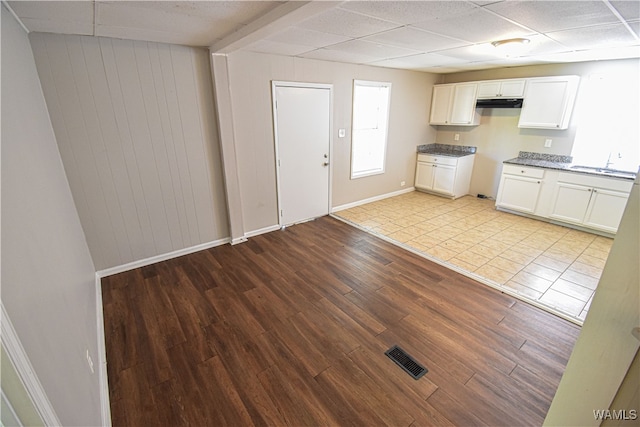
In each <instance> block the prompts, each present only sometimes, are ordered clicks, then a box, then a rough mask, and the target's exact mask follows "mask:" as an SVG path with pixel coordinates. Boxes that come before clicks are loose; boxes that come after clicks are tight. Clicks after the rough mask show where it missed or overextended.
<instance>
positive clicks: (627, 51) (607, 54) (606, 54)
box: [530, 46, 640, 64]
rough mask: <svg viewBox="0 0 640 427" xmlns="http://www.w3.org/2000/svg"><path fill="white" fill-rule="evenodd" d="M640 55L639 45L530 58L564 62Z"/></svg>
mask: <svg viewBox="0 0 640 427" xmlns="http://www.w3.org/2000/svg"><path fill="white" fill-rule="evenodd" d="M639 57H640V46H625V47H608V48H601V49H590V50H579V51H573V52H563V53H556V54H549V55H545V54H541V55H536V56H535V57H532V58H530V59H538V60H540V61H541V62H543V63H547V64H549V63H566V62H585V61H606V60H612V59H630V58H639Z"/></svg>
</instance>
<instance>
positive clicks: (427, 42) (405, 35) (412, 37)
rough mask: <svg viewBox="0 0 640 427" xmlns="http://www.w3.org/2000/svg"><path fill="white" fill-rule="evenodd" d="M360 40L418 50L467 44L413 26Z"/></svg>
mask: <svg viewBox="0 0 640 427" xmlns="http://www.w3.org/2000/svg"><path fill="white" fill-rule="evenodd" d="M361 40H366V41H372V42H378V43H384V44H388V45H390V46H398V47H404V48H407V49H414V50H417V51H420V52H431V51H434V50H442V49H448V48H453V47H460V46H464V45H466V44H468V43H467V42H465V41H462V40H457V39H452V38H450V37H444V36H440V35H438V34H433V33H429V32H427V31H424V30H420V29H417V28H413V27H401V28H395V29H393V30H389V31H385V32H383V33H378V34H374V35H373V36H369V37H363V38H362V39H361Z"/></svg>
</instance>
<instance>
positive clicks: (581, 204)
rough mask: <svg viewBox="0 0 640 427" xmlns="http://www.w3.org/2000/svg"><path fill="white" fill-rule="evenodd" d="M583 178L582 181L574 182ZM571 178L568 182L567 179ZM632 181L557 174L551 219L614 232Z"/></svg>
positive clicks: (625, 203) (620, 217)
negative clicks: (557, 179)
mask: <svg viewBox="0 0 640 427" xmlns="http://www.w3.org/2000/svg"><path fill="white" fill-rule="evenodd" d="M580 180H582V181H583V182H582V183H576V182H577V181H580ZM567 181H570V182H567ZM631 185H632V183H631V182H626V181H619V180H614V179H610V178H609V179H608V178H600V177H582V178H576V177H575V176H572V174H560V176H559V181H558V182H557V183H556V188H555V192H554V197H553V203H552V208H551V213H550V214H549V217H550V218H553V219H557V220H560V221H564V222H568V223H572V224H577V225H582V226H584V227H588V228H593V229H595V230H600V231H606V232H609V233H615V232H616V231H617V230H618V225H619V224H620V219H622V214H623V213H624V208H625V207H626V205H627V199H628V198H629V192H630V191H631Z"/></svg>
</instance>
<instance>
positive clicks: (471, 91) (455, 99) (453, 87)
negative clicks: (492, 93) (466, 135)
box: [429, 82, 480, 126]
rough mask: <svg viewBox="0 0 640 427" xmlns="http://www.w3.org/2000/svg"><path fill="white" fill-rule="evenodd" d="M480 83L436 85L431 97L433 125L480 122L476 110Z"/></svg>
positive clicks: (457, 124) (430, 119) (469, 124)
mask: <svg viewBox="0 0 640 427" xmlns="http://www.w3.org/2000/svg"><path fill="white" fill-rule="evenodd" d="M477 91H478V84H477V83H475V82H474V83H457V84H444V85H436V86H434V87H433V97H432V98H431V116H430V118H429V123H430V124H432V125H456V126H475V125H477V124H479V123H480V116H479V114H478V113H477V111H476V98H477Z"/></svg>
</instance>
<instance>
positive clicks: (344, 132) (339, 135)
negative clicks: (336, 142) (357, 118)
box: [338, 129, 347, 138]
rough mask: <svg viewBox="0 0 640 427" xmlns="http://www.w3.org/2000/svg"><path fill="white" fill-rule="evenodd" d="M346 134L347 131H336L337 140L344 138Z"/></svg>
mask: <svg viewBox="0 0 640 427" xmlns="http://www.w3.org/2000/svg"><path fill="white" fill-rule="evenodd" d="M346 134H347V131H346V130H345V129H338V137H339V138H344V137H345V135H346Z"/></svg>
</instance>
